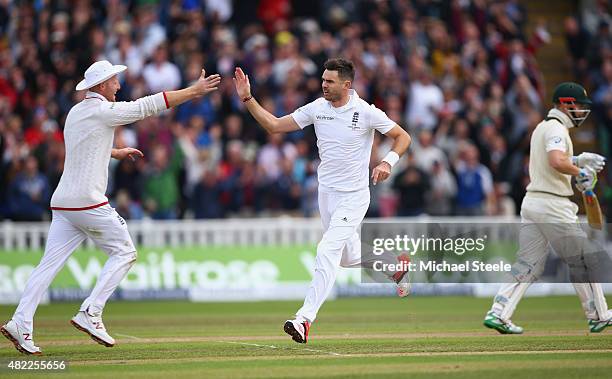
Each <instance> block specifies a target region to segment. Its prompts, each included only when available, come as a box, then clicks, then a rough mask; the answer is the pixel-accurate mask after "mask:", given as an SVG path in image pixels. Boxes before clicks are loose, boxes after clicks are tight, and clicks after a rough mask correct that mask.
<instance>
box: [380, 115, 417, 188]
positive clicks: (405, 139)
mask: <svg viewBox="0 0 612 379" xmlns="http://www.w3.org/2000/svg"><path fill="white" fill-rule="evenodd" d="M385 135H386V136H387V137H389V138H392V139H393V146H391V151H390V152H389V153H388V154H387V156H386V157H385V158H384V159H383V161H382V162H380V163H379V164H378V166H376V167H374V169H373V170H372V184H374V185H376V183H378V182H382V181H384V180H386V179H387V178H388V177H389V175H391V168H392V167H393V166H395V164H396V163H397V161H399V158H400V157H401V156H402V155H403V154H404V153H405V152H406V150H408V147H409V146H410V143H411V142H412V139H411V138H410V135H409V134H408V132H406V131H405V130H404V129H402V127H401V126H399V125H395V126H394V127H393V128H392V129H391V130H389V131H388V132H387V133H385Z"/></svg>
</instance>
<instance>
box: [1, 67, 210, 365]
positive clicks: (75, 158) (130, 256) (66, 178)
mask: <svg viewBox="0 0 612 379" xmlns="http://www.w3.org/2000/svg"><path fill="white" fill-rule="evenodd" d="M126 68H127V67H126V66H122V65H112V64H111V63H110V62H108V61H99V62H95V63H93V64H92V65H91V66H90V68H88V69H87V71H86V72H85V79H84V80H83V81H82V82H81V83H79V85H77V90H85V89H88V90H89V91H88V92H87V94H86V96H85V98H84V100H82V101H81V102H79V103H78V104H76V105H75V106H74V107H72V109H71V110H70V111H69V112H68V116H67V117H66V124H65V127H64V140H65V144H66V156H65V163H64V172H63V174H62V177H61V179H60V182H59V185H58V187H57V189H56V190H55V192H54V194H53V197H52V199H51V209H52V211H53V218H52V221H51V227H50V228H49V235H48V237H47V243H46V246H45V252H44V255H43V257H42V259H41V261H40V263H39V264H38V266H37V267H36V269H35V270H34V271H33V272H32V274H31V275H30V278H29V279H28V282H27V283H26V285H25V288H24V292H23V296H22V298H21V300H20V302H19V305H18V307H17V310H16V311H15V314H14V316H13V318H12V320H11V321H9V322H8V323H7V324H6V325H4V326H2V327H1V328H0V331H1V332H2V334H3V335H5V336H6V337H7V338H9V340H11V342H13V344H14V345H15V347H16V348H17V350H19V351H21V352H23V353H26V354H40V349H39V348H38V347H36V346H34V343H33V341H32V339H33V338H32V335H33V318H34V313H35V312H36V308H37V307H38V304H39V303H40V300H41V298H42V296H43V294H44V293H45V291H46V290H47V288H48V287H49V285H50V284H51V282H52V281H53V278H55V276H56V275H57V273H58V272H59V271H60V270H61V268H62V267H63V266H64V264H65V263H66V260H67V259H68V258H69V257H70V255H71V254H72V253H73V252H74V250H75V249H76V248H77V247H78V246H79V245H80V244H81V242H83V241H84V240H85V239H86V238H88V237H89V238H91V239H92V240H93V241H94V242H95V244H96V246H97V247H98V248H100V249H101V250H103V251H104V252H105V253H106V254H107V255H108V256H109V259H108V261H107V262H106V264H105V265H104V268H103V269H102V272H101V273H100V277H99V278H98V281H97V283H96V285H95V287H94V288H93V289H92V291H91V294H90V295H89V297H88V298H87V299H85V301H84V302H83V304H82V305H81V307H80V309H79V312H78V313H77V316H75V317H74V318H73V319H72V323H73V325H74V326H75V327H76V328H77V329H79V330H81V331H84V332H85V333H87V334H88V335H89V336H90V337H92V338H93V339H94V340H95V341H96V342H98V343H100V344H102V345H104V346H109V347H110V346H113V345H114V344H115V340H114V339H113V338H112V337H110V336H109V335H108V333H106V329H105V327H104V324H103V323H102V319H101V315H102V310H103V308H104V306H105V304H106V301H107V300H108V298H109V297H110V296H111V294H112V293H113V292H114V290H115V289H116V288H117V286H118V285H119V283H120V282H121V280H122V279H123V278H124V277H125V275H127V273H128V271H129V269H130V268H131V267H132V265H133V264H134V262H135V261H136V248H135V247H134V244H133V242H132V239H131V237H130V235H129V233H128V229H127V225H126V222H125V220H124V219H123V218H122V217H121V216H120V215H119V214H118V213H117V212H116V211H115V209H114V208H112V207H110V206H109V204H108V199H107V198H106V196H105V195H104V193H105V191H106V185H107V182H108V165H109V161H110V158H111V156H112V157H114V158H117V159H124V158H127V157H130V158H132V159H133V156H142V153H141V152H140V151H138V150H136V149H133V148H123V149H113V148H112V146H113V138H114V132H115V127H116V126H119V125H125V124H130V123H133V122H135V121H138V120H142V119H143V118H145V117H148V116H152V115H154V114H157V113H159V112H161V111H163V110H165V109H168V108H171V107H174V106H177V105H179V104H182V103H184V102H186V101H188V100H191V99H195V98H198V97H201V96H204V95H206V94H208V93H210V92H212V91H214V90H216V89H217V87H216V86H217V85H218V84H219V82H220V80H221V78H220V77H219V75H211V76H209V77H205V72H204V70H202V75H201V76H200V78H199V79H198V80H197V81H196V82H195V83H194V84H192V85H191V86H189V87H187V88H185V89H182V90H178V91H170V92H163V93H158V94H155V95H152V96H146V97H143V98H140V99H138V100H136V101H131V102H115V93H116V92H117V91H118V90H119V89H120V84H119V80H118V78H117V74H119V73H120V72H121V71H123V70H125V69H126Z"/></svg>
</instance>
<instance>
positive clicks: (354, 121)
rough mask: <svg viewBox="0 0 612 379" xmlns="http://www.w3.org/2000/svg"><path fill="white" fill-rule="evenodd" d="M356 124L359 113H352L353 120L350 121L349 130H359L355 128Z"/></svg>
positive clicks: (357, 127)
mask: <svg viewBox="0 0 612 379" xmlns="http://www.w3.org/2000/svg"><path fill="white" fill-rule="evenodd" d="M358 122H359V112H354V113H353V120H352V121H351V126H349V128H351V129H352V130H359V129H361V128H360V127H359V126H357V123H358Z"/></svg>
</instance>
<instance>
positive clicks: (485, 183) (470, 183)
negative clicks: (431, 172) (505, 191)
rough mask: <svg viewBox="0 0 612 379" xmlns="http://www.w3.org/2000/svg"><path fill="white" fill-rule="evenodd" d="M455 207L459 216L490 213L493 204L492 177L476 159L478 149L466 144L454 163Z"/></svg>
mask: <svg viewBox="0 0 612 379" xmlns="http://www.w3.org/2000/svg"><path fill="white" fill-rule="evenodd" d="M455 171H456V173H457V208H456V212H455V213H456V214H457V215H459V216H480V215H484V214H490V213H491V211H492V206H493V204H494V196H493V179H492V177H491V172H490V171H489V169H488V168H486V167H485V166H484V165H482V164H481V163H480V161H479V160H478V149H476V147H475V146H473V145H467V146H465V147H464V148H463V151H460V152H459V161H458V162H457V163H456V166H455Z"/></svg>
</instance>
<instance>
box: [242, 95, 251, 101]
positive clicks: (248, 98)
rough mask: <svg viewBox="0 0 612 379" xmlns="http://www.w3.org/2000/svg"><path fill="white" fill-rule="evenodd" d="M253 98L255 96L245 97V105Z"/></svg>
mask: <svg viewBox="0 0 612 379" xmlns="http://www.w3.org/2000/svg"><path fill="white" fill-rule="evenodd" d="M252 98H253V95H249V96H248V97H245V98H244V99H242V102H243V103H246V102H247V101H249V100H251V99H252Z"/></svg>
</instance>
